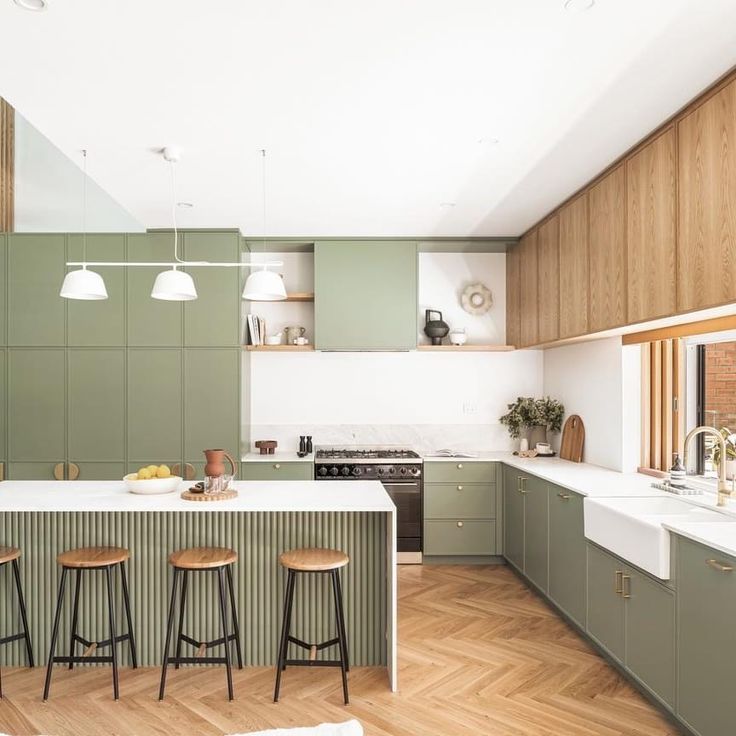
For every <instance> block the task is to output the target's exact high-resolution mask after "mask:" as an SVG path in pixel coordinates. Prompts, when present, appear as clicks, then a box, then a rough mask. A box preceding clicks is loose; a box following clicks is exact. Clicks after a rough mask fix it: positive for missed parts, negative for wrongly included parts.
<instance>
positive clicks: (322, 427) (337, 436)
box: [243, 424, 516, 453]
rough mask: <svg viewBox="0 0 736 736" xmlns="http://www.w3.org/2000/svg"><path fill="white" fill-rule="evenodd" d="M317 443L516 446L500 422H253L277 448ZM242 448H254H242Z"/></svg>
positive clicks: (253, 432)
mask: <svg viewBox="0 0 736 736" xmlns="http://www.w3.org/2000/svg"><path fill="white" fill-rule="evenodd" d="M309 434H311V435H312V438H313V442H314V445H315V446H320V445H333V446H341V445H402V446H405V447H411V448H413V449H414V450H416V451H417V452H420V453H429V452H433V451H436V450H440V449H450V450H456V451H466V452H474V451H475V452H482V451H489V450H499V451H503V450H511V449H515V445H516V443H515V442H514V441H513V440H512V439H511V438H510V437H509V435H508V432H507V430H506V428H505V427H503V426H502V425H501V424H314V425H309V424H300V425H290V424H254V425H251V427H250V436H251V439H252V441H253V442H255V441H256V440H261V439H263V440H266V439H267V440H276V441H277V442H278V443H279V449H280V450H285V451H290V450H296V449H297V447H298V445H299V436H300V435H309ZM243 449H244V451H245V452H248V451H251V452H252V451H253V450H254V449H255V448H254V447H251V448H243Z"/></svg>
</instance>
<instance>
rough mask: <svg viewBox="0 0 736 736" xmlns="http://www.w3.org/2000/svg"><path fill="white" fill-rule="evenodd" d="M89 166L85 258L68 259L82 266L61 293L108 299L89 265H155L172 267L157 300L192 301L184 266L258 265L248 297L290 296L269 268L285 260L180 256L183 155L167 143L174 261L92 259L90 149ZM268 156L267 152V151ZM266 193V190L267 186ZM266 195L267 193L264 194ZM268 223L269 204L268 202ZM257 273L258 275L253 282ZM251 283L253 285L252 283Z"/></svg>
mask: <svg viewBox="0 0 736 736" xmlns="http://www.w3.org/2000/svg"><path fill="white" fill-rule="evenodd" d="M83 153H84V157H85V169H84V182H85V183H84V223H83V225H84V227H83V228H82V229H83V233H84V234H83V238H82V244H83V250H82V258H83V260H81V261H67V263H66V265H67V266H81V269H79V270H77V271H71V272H70V273H68V274H67V275H66V278H65V279H64V283H63V285H62V287H61V296H63V297H66V298H68V299H107V291H106V290H105V284H104V282H103V280H102V277H101V276H100V275H99V274H98V273H95V272H94V271H88V270H87V266H102V267H103V268H151V267H158V268H161V267H168V269H169V270H167V271H162V272H161V273H159V274H158V276H157V277H156V280H155V282H154V284H153V289H152V290H151V296H152V297H153V298H154V299H161V300H164V301H191V300H192V299H196V298H197V289H196V287H195V286H194V280H193V279H192V277H191V276H190V275H189V274H188V273H186V272H184V271H180V270H179V269H180V268H187V269H189V268H244V267H254V266H258V267H259V268H262V269H263V270H262V271H258V272H256V273H254V274H251V275H250V276H249V277H248V280H247V281H246V284H245V290H244V291H243V298H244V299H251V300H254V301H275V300H277V299H286V290H285V289H284V283H283V281H282V280H281V276H279V274H277V273H275V272H273V271H267V270H266V269H267V268H269V267H270V266H283V265H284V264H283V261H271V262H269V263H252V262H248V261H236V262H223V263H219V262H213V261H185V260H182V259H181V258H179V230H178V227H177V224H176V208H177V205H182V204H183V205H186V204H187V203H185V202H179V203H177V201H176V177H175V174H174V164H175V163H176V162H177V161H178V160H179V158H180V151H179V149H178V148H175V147H173V146H167V147H166V148H164V149H163V150H162V151H160V152H159V153H161V155H162V156H163V158H164V159H165V160H166V161H168V162H169V164H170V166H171V193H172V200H171V209H172V219H173V225H174V260H173V261H171V262H162V263H161V262H148V261H130V262H128V261H117V262H116V261H88V260H87V238H86V229H87V224H86V217H87V152H86V151H84V152H83ZM262 153H263V156H264V157H265V154H266V152H265V151H263V152H262ZM263 176H264V186H265V165H264V175H263ZM264 192H265V189H264ZM264 197H265V194H264ZM263 211H264V224H265V211H266V205H265V201H264V205H263ZM253 276H258V277H259V278H256V279H255V280H253V281H251V279H252V277H253ZM249 284H250V286H249Z"/></svg>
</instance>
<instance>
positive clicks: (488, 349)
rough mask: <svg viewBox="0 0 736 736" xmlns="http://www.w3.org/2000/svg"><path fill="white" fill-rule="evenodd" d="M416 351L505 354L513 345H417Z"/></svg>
mask: <svg viewBox="0 0 736 736" xmlns="http://www.w3.org/2000/svg"><path fill="white" fill-rule="evenodd" d="M417 350H427V351H436V352H446V353H449V352H457V353H507V352H509V351H511V350H516V348H515V347H514V346H513V345H417Z"/></svg>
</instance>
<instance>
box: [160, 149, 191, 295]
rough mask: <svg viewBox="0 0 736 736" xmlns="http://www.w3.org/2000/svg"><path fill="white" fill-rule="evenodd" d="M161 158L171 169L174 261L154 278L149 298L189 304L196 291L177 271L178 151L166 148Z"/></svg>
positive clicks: (184, 275)
mask: <svg viewBox="0 0 736 736" xmlns="http://www.w3.org/2000/svg"><path fill="white" fill-rule="evenodd" d="M163 157H164V159H166V161H168V162H169V166H170V167H171V216H172V220H173V223H174V261H175V263H174V264H173V265H172V267H171V269H170V270H168V271H161V273H160V274H159V275H158V276H156V280H155V281H154V282H153V289H151V297H152V298H153V299H160V300H161V301H166V302H189V301H192V300H193V299H196V298H197V289H196V288H195V286H194V279H193V278H192V277H191V276H190V275H189V274H188V273H185V272H184V271H179V270H178V268H179V264H182V263H183V261H182V260H181V258H179V231H178V229H177V227H176V174H175V173H174V164H176V162H177V161H178V160H179V150H178V149H177V148H174V147H172V146H167V147H166V148H164V150H163Z"/></svg>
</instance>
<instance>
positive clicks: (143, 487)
mask: <svg viewBox="0 0 736 736" xmlns="http://www.w3.org/2000/svg"><path fill="white" fill-rule="evenodd" d="M123 481H124V482H125V486H126V488H127V489H128V490H129V491H130V492H131V493H140V494H144V495H155V494H159V493H173V492H174V491H176V490H178V489H179V484H180V483H181V481H182V479H181V478H180V477H179V476H178V475H172V474H171V468H169V466H168V465H146V466H144V467H142V468H139V469H138V472H137V473H128V475H126V476H125V477H124V478H123Z"/></svg>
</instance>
